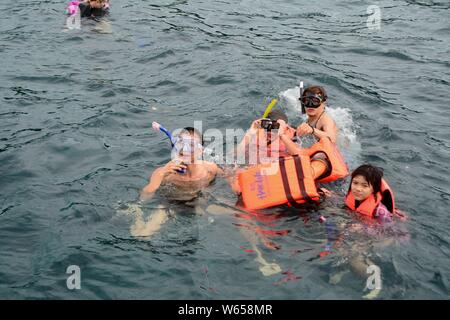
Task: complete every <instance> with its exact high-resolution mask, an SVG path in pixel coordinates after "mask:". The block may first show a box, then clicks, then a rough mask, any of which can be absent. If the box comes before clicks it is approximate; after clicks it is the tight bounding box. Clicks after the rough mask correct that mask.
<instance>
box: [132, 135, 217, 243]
mask: <svg viewBox="0 0 450 320" xmlns="http://www.w3.org/2000/svg"><path fill="white" fill-rule="evenodd" d="M202 154H203V138H202V135H201V133H200V132H198V131H197V130H196V129H194V128H192V127H186V128H184V129H183V130H182V131H181V133H180V134H179V135H178V136H177V137H176V138H175V139H174V141H173V151H172V155H173V156H174V159H173V160H171V161H169V162H168V163H167V164H166V165H165V166H163V167H160V168H158V169H156V170H155V171H154V172H153V174H152V175H151V178H150V181H149V183H148V184H147V185H146V186H145V187H144V188H143V189H142V191H141V193H140V200H141V201H146V200H148V199H150V198H151V197H152V196H153V195H154V193H155V192H156V191H157V190H159V189H163V190H164V196H165V197H166V198H167V199H169V200H176V201H183V202H188V201H193V200H195V199H196V198H198V197H199V196H200V193H201V191H202V189H204V188H205V187H207V186H208V185H210V184H211V183H212V182H213V181H214V179H215V178H216V176H217V174H218V173H221V172H222V170H221V169H220V168H219V167H218V166H217V165H216V164H215V163H212V162H208V161H203V160H201V157H202ZM133 208H134V210H133V212H134V216H135V221H134V224H133V225H132V227H131V229H130V230H131V234H132V235H133V236H151V235H152V234H154V233H155V232H157V231H158V230H159V229H160V228H161V225H162V224H163V223H164V222H165V221H166V220H167V218H168V214H167V211H166V210H158V211H157V212H155V213H153V214H152V216H151V217H150V219H149V220H148V221H145V220H144V217H143V212H142V209H141V208H140V207H139V206H134V207H133Z"/></svg>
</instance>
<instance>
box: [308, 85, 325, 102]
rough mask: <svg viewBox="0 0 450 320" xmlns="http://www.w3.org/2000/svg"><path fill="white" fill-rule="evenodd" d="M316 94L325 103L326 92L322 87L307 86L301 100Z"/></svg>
mask: <svg viewBox="0 0 450 320" xmlns="http://www.w3.org/2000/svg"><path fill="white" fill-rule="evenodd" d="M311 93H312V94H318V95H319V96H321V97H322V101H327V98H328V96H327V92H326V91H325V89H324V87H321V86H309V87H308V88H306V89H305V90H304V91H303V95H302V98H303V97H305V96H306V95H308V94H311Z"/></svg>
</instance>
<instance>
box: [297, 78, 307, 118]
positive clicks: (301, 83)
mask: <svg viewBox="0 0 450 320" xmlns="http://www.w3.org/2000/svg"><path fill="white" fill-rule="evenodd" d="M299 88H300V98H298V100H300V105H301V106H302V114H305V113H306V110H305V106H304V105H303V102H302V96H303V81H300V85H299Z"/></svg>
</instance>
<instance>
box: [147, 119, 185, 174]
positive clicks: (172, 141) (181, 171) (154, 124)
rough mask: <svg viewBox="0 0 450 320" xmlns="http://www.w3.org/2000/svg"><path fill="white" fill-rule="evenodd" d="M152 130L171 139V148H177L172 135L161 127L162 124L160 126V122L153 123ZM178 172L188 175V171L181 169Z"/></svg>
mask: <svg viewBox="0 0 450 320" xmlns="http://www.w3.org/2000/svg"><path fill="white" fill-rule="evenodd" d="M152 128H153V130H155V131H161V132H162V133H164V134H165V135H166V136H167V137H168V138H169V140H170V146H171V147H172V149H173V147H174V146H175V140H174V138H173V136H172V134H171V133H170V131H169V130H167V129H166V128H164V127H163V126H162V125H160V124H159V123H158V122H156V121H153V122H152ZM177 172H178V173H181V174H183V173H186V169H180V170H177Z"/></svg>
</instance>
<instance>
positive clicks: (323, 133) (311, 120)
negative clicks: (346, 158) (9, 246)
mask: <svg viewBox="0 0 450 320" xmlns="http://www.w3.org/2000/svg"><path fill="white" fill-rule="evenodd" d="M299 100H300V103H301V105H302V113H303V114H305V113H306V114H307V116H308V119H307V121H306V122H304V123H302V124H301V125H299V126H298V128H297V135H298V136H300V137H301V136H305V135H312V136H314V137H315V138H316V139H317V141H319V140H320V139H321V138H323V137H328V138H330V140H331V142H333V143H336V138H337V133H338V127H337V125H336V122H335V121H334V120H333V118H331V117H330V116H329V115H328V114H327V112H326V111H325V106H326V101H327V93H326V92H325V89H324V88H323V87H321V86H310V87H308V88H306V89H305V90H304V91H302V92H301V96H300V98H299Z"/></svg>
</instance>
